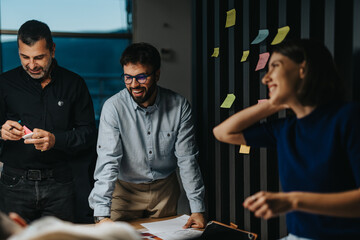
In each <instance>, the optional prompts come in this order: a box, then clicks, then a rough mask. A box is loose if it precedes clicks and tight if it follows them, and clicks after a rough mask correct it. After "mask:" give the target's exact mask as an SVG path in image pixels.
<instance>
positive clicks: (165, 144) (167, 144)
mask: <svg viewBox="0 0 360 240" xmlns="http://www.w3.org/2000/svg"><path fill="white" fill-rule="evenodd" d="M175 140H176V132H175V131H162V132H159V150H160V153H161V155H169V154H173V153H174V150H175Z"/></svg>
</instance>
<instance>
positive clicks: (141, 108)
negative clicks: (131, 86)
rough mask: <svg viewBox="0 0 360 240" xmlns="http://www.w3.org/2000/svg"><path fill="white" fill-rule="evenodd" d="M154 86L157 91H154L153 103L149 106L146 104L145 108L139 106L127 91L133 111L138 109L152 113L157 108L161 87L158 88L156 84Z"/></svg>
mask: <svg viewBox="0 0 360 240" xmlns="http://www.w3.org/2000/svg"><path fill="white" fill-rule="evenodd" d="M156 88H157V93H156V98H155V103H154V104H153V105H151V106H148V107H147V108H144V107H141V106H140V105H139V104H137V103H136V102H135V101H134V99H133V98H132V96H131V94H130V93H129V91H127V92H128V94H129V97H130V101H131V103H132V105H133V107H134V110H135V111H136V110H138V109H139V110H141V111H144V112H148V113H152V112H154V111H155V110H157V109H158V108H159V103H160V95H161V88H159V87H158V86H157V87H156Z"/></svg>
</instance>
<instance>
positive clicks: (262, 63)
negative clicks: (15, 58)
mask: <svg viewBox="0 0 360 240" xmlns="http://www.w3.org/2000/svg"><path fill="white" fill-rule="evenodd" d="M269 57H270V53H268V52H266V53H261V54H260V55H259V61H258V63H257V65H256V68H255V71H257V70H261V69H263V68H264V67H265V66H266V63H267V61H268V59H269Z"/></svg>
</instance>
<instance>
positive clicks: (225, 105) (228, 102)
mask: <svg viewBox="0 0 360 240" xmlns="http://www.w3.org/2000/svg"><path fill="white" fill-rule="evenodd" d="M235 98H236V97H235V95H234V94H232V93H230V94H228V95H227V97H226V98H225V100H224V102H223V103H222V104H221V106H220V107H221V108H230V107H231V105H232V104H233V102H234V101H235Z"/></svg>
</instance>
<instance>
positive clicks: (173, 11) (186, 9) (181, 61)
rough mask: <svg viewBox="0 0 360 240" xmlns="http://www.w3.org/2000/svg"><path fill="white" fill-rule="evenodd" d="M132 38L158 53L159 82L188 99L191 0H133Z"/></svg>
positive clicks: (189, 86)
mask: <svg viewBox="0 0 360 240" xmlns="http://www.w3.org/2000/svg"><path fill="white" fill-rule="evenodd" d="M133 41H134V42H148V43H150V44H152V45H154V46H155V47H156V48H157V49H158V50H159V51H160V53H161V49H168V50H170V51H171V54H165V55H164V54H162V65H161V70H160V71H161V75H160V81H159V85H161V86H163V87H166V88H169V89H171V90H173V91H175V92H178V93H180V94H181V95H183V96H184V97H186V98H187V99H188V100H189V101H190V102H191V0H133Z"/></svg>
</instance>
